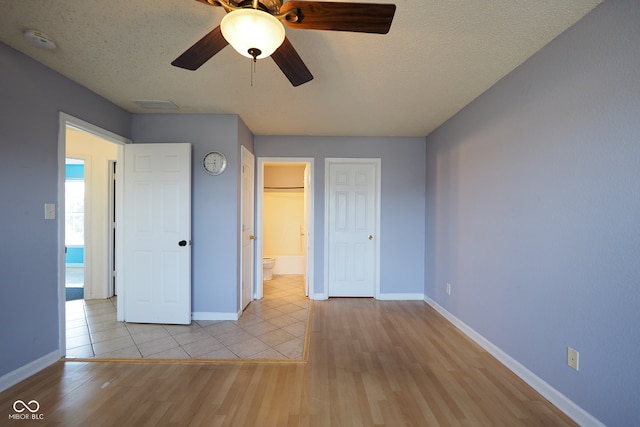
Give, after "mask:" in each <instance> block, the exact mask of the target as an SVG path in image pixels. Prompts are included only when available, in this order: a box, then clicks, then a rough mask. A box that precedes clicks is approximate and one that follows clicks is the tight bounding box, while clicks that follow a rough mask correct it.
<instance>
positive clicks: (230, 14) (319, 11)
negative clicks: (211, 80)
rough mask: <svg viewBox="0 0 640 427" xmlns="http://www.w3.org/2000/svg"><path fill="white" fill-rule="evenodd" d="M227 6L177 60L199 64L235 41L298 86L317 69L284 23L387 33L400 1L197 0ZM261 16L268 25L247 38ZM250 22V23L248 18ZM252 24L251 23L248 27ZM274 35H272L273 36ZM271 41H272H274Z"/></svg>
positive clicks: (192, 66) (188, 64)
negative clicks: (306, 61) (304, 57)
mask: <svg viewBox="0 0 640 427" xmlns="http://www.w3.org/2000/svg"><path fill="white" fill-rule="evenodd" d="M196 1H198V2H200V3H204V4H207V5H209V6H219V7H222V8H224V9H225V10H226V11H227V15H225V17H224V18H223V19H222V22H221V23H220V25H219V26H218V27H216V28H215V29H213V30H212V31H211V32H209V33H208V34H206V35H205V36H204V37H203V38H202V39H200V40H199V41H197V42H196V43H195V44H194V45H193V46H191V47H190V48H189V49H187V50H186V51H185V52H184V53H183V54H182V55H180V56H179V57H178V58H176V59H175V60H174V61H173V62H171V64H172V65H174V66H176V67H181V68H185V69H188V70H197V69H198V68H200V66H202V64H204V63H205V62H207V61H208V60H209V59H211V58H212V57H213V56H214V55H215V54H216V53H218V52H220V51H221V50H222V49H223V48H225V47H226V46H227V45H228V44H231V45H232V46H233V47H234V49H236V50H237V51H238V52H239V53H240V54H242V55H244V56H247V57H249V58H253V60H254V61H255V60H256V59H260V58H264V57H267V56H271V57H272V58H273V60H274V61H275V63H276V65H278V67H279V68H280V70H282V72H283V73H284V75H285V76H286V77H287V79H289V81H290V82H291V84H292V85H293V86H299V85H301V84H304V83H307V82H308V81H310V80H312V79H313V75H312V74H311V72H310V71H309V69H308V68H307V66H306V65H305V64H304V62H303V61H302V58H300V55H298V52H296V50H295V48H294V47H293V45H292V44H291V42H290V41H289V39H287V37H286V35H285V33H284V27H283V25H282V24H284V25H286V26H287V27H290V28H301V29H312V30H331V31H350V32H358V33H374V34H386V33H388V32H389V28H390V27H391V21H392V20H393V15H394V13H395V10H396V6H395V4H379V3H342V2H325V1H287V2H283V0H243V1H239V2H236V1H234V0H196ZM257 21H260V22H261V23H263V24H264V25H265V26H267V27H268V28H267V29H265V30H263V32H262V33H260V34H257V35H256V38H255V39H254V40H253V41H251V40H244V37H246V36H248V35H249V34H252V33H254V25H255V23H256V22H257ZM247 22H250V24H247ZM247 25H250V26H251V27H248V26H247ZM271 38H274V40H273V41H270V40H271ZM270 43H271V44H270Z"/></svg>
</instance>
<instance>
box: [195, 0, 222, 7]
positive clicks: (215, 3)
mask: <svg viewBox="0 0 640 427" xmlns="http://www.w3.org/2000/svg"><path fill="white" fill-rule="evenodd" d="M196 1H197V2H198V3H204V4H206V5H207V6H222V5H221V4H220V3H218V2H216V1H213V2H209V1H207V0H196Z"/></svg>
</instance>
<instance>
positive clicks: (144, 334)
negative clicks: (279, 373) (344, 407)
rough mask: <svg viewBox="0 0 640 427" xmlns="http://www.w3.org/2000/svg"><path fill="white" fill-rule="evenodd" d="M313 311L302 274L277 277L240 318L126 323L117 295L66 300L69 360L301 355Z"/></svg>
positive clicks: (274, 277)
mask: <svg viewBox="0 0 640 427" xmlns="http://www.w3.org/2000/svg"><path fill="white" fill-rule="evenodd" d="M308 310H309V299H308V298H307V297H306V296H305V295H304V276H302V275H274V276H273V280H270V281H266V282H264V298H263V299H261V300H255V301H253V302H251V303H250V304H249V306H248V307H247V308H246V309H245V311H244V313H243V314H242V316H241V317H240V319H238V320H236V321H230V320H225V321H212V320H196V321H193V322H192V323H191V325H157V324H141V323H125V322H118V321H117V320H116V297H114V298H110V299H106V300H87V301H85V300H75V301H67V303H66V324H67V358H69V359H74V358H82V359H84V358H109V359H145V358H149V359H300V358H302V356H303V350H304V340H305V334H306V327H307V318H308Z"/></svg>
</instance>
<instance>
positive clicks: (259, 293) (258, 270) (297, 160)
mask: <svg viewBox="0 0 640 427" xmlns="http://www.w3.org/2000/svg"><path fill="white" fill-rule="evenodd" d="M314 160H315V159H314V158H313V157H258V158H257V169H256V222H255V229H256V236H257V240H256V247H255V266H256V267H255V275H254V277H255V287H254V299H261V298H262V297H263V295H264V294H263V282H262V273H263V271H262V258H263V252H262V237H263V236H264V232H263V229H262V210H263V206H264V204H263V203H264V202H263V192H264V190H263V188H264V166H265V165H266V164H273V163H277V164H306V165H307V166H308V167H309V177H310V179H309V183H308V186H309V188H308V191H309V206H308V207H307V208H308V209H309V227H308V229H307V230H306V232H307V236H306V237H307V239H308V243H307V247H308V251H307V253H306V254H305V256H306V257H307V258H308V259H309V262H307V263H306V271H305V280H306V281H307V288H308V296H309V298H310V299H319V298H315V294H314V286H313V271H314V231H315V225H314V224H315V222H314V207H313V206H314V183H315V172H314Z"/></svg>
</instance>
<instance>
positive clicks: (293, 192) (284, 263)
mask: <svg viewBox="0 0 640 427" xmlns="http://www.w3.org/2000/svg"><path fill="white" fill-rule="evenodd" d="M313 165H314V159H313V158H286V157H285V158H271V157H269V158H267V157H264V158H259V159H258V166H257V174H256V175H257V183H256V184H257V185H256V188H257V192H256V214H257V218H256V236H257V240H256V241H257V245H256V251H255V252H256V275H255V276H256V286H255V298H256V299H260V298H262V297H263V295H264V283H265V282H264V281H265V279H268V278H269V277H268V276H269V275H270V273H271V275H272V277H273V274H275V275H276V276H277V275H301V276H304V293H305V295H306V296H307V297H310V298H312V299H313V297H314V294H313V176H314V172H313ZM274 218H275V220H274ZM265 258H270V260H269V262H268V264H271V263H273V266H272V267H271V268H272V270H271V272H270V271H269V270H268V269H267V272H266V274H265V270H264V268H263V260H264V259H265ZM265 276H267V277H265Z"/></svg>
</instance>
